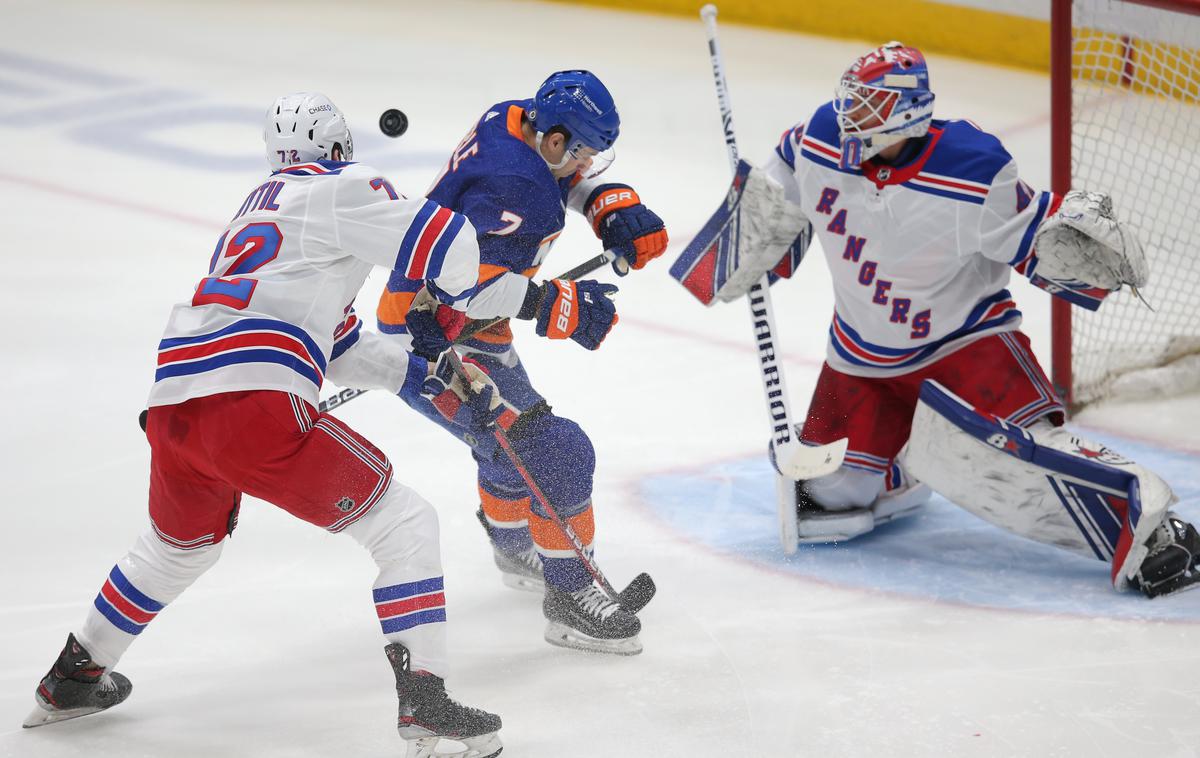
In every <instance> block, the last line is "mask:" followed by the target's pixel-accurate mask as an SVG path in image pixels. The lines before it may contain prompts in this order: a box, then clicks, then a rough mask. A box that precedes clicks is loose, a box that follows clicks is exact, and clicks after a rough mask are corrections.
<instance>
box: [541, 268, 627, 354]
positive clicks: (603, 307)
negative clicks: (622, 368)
mask: <svg viewBox="0 0 1200 758" xmlns="http://www.w3.org/2000/svg"><path fill="white" fill-rule="evenodd" d="M538 289H539V297H540V298H541V305H540V306H539V307H538V311H537V333H538V334H539V335H540V336H542V337H549V338H550V339H552V340H561V339H567V338H570V339H573V340H575V341H576V342H578V343H579V344H580V345H583V346H584V347H586V348H587V349H588V350H595V349H596V348H598V347H600V343H601V342H603V341H604V338H605V337H607V336H608V333H609V332H610V331H612V328H613V326H615V325H616V323H617V306H616V304H615V303H614V302H613V301H612V298H613V295H615V294H617V287H616V285H614V284H601V283H600V282H595V281H592V280H590V279H584V280H583V281H578V282H573V281H569V280H567V279H551V280H550V281H548V282H544V283H543V284H542V285H541V286H540V287H539V288H538Z"/></svg>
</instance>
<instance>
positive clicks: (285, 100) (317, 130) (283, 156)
mask: <svg viewBox="0 0 1200 758" xmlns="http://www.w3.org/2000/svg"><path fill="white" fill-rule="evenodd" d="M263 142H265V143H266V145H267V163H268V164H270V166H271V170H272V171H279V170H280V169H283V168H286V167H288V166H294V165H296V164H297V163H308V162H309V161H318V160H329V159H330V158H331V156H332V154H333V146H334V145H340V146H341V149H342V154H341V159H342V160H344V161H349V160H353V159H354V140H353V139H352V138H351V137H350V127H349V126H348V125H347V124H346V117H345V116H343V115H342V112H341V111H340V110H338V107H337V106H336V105H334V104H333V102H332V101H330V99H329V98H327V97H325V96H324V95H322V94H321V93H320V92H294V93H292V94H290V95H283V96H282V97H280V98H278V99H277V100H276V101H275V102H274V103H272V104H271V108H270V110H268V111H267V122H266V124H265V125H264V126H263Z"/></svg>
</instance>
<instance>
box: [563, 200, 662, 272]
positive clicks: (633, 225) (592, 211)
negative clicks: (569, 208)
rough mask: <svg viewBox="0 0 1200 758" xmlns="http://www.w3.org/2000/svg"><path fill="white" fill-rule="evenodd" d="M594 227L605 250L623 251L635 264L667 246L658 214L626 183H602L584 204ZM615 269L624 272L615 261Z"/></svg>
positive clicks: (641, 263)
mask: <svg viewBox="0 0 1200 758" xmlns="http://www.w3.org/2000/svg"><path fill="white" fill-rule="evenodd" d="M584 207H586V208H587V217H588V221H590V222H591V223H592V231H594V232H595V233H596V236H597V237H599V238H600V241H601V243H603V245H604V249H605V250H612V251H613V252H615V253H617V254H618V255H620V256H621V257H622V258H624V259H625V260H626V262H628V263H629V265H630V266H632V267H633V268H638V269H640V268H642V267H643V266H645V265H646V264H647V263H649V262H650V261H652V260H654V259H655V258H657V257H658V256H660V255H662V254H663V253H664V252H665V251H666V249H667V230H666V226H665V225H664V224H663V220H662V219H661V218H659V217H658V214H657V213H655V212H654V211H652V210H650V209H649V208H647V207H646V206H644V205H642V200H641V198H639V197H638V194H637V193H636V192H634V191H633V188H632V187H630V186H629V185H626V184H602V185H600V186H599V187H597V188H596V189H595V190H593V191H592V194H591V195H590V196H589V197H588V200H587V202H586V203H585V204H584ZM613 269H614V270H615V271H616V272H617V273H618V274H622V275H624V274H625V273H628V271H622V270H621V269H620V268H618V267H617V264H616V262H614V263H613Z"/></svg>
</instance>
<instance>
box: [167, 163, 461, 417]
mask: <svg viewBox="0 0 1200 758" xmlns="http://www.w3.org/2000/svg"><path fill="white" fill-rule="evenodd" d="M372 266H384V267H386V268H389V269H395V270H397V271H400V272H402V273H403V274H404V275H405V276H407V277H409V278H412V279H416V280H432V281H434V282H435V283H436V285H437V287H438V288H439V289H440V290H441V291H442V292H443V293H446V294H448V295H449V296H451V297H456V296H464V295H466V294H469V292H470V291H471V288H473V287H474V286H475V284H476V282H477V277H478V271H479V249H478V247H477V245H476V243H475V230H474V229H473V228H472V227H471V224H470V223H469V222H468V221H467V220H466V217H464V216H461V215H459V214H456V213H453V212H451V211H450V210H448V209H446V208H442V207H441V206H439V205H438V204H437V203H434V202H431V201H429V200H426V199H424V198H417V199H415V200H408V199H406V198H404V197H403V196H402V195H400V194H398V193H397V192H396V191H395V189H393V187H392V185H391V184H390V183H389V182H388V181H387V179H385V178H384V177H383V176H382V174H380V173H378V172H376V171H375V170H373V169H371V168H370V167H368V166H365V165H363V164H358V163H342V162H334V161H319V162H316V163H310V164H303V165H299V166H290V167H288V168H286V169H284V170H282V171H279V172H276V173H274V174H272V175H271V176H270V177H268V179H267V180H266V181H265V182H264V183H262V184H261V185H259V186H258V187H256V188H255V189H254V190H253V191H252V192H251V193H250V194H249V196H247V197H246V199H245V201H244V202H243V203H242V206H241V208H240V209H239V210H238V212H237V214H236V215H235V216H234V218H233V220H232V221H230V222H229V225H228V226H227V227H226V228H225V231H224V233H223V234H221V236H220V239H219V241H218V242H217V246H216V250H214V251H213V254H212V258H211V260H210V263H209V268H208V276H206V277H205V278H203V279H201V280H200V282H199V284H198V285H197V286H196V292H195V295H194V296H193V297H192V299H191V300H190V301H188V302H184V303H179V304H178V305H176V306H175V307H174V308H173V310H172V311H171V315H170V318H169V320H168V321H167V326H166V329H165V331H164V333H163V339H162V342H161V343H159V348H158V367H157V370H156V372H155V377H154V379H155V382H154V387H153V388H152V389H151V391H150V401H149V404H150V405H151V406H157V405H170V404H174V403H180V402H183V401H185V400H187V399H189V398H193V397H202V396H205V395H212V394H216V393H219V392H233V391H239V390H279V391H281V392H289V393H292V394H295V395H298V396H299V397H302V398H304V399H305V400H307V401H309V402H310V403H312V404H313V405H316V403H317V398H318V391H319V390H320V388H321V384H322V382H323V381H324V379H325V376H326V374H327V372H328V371H329V369H330V364H331V362H333V361H334V360H336V359H338V358H339V357H340V356H342V355H343V354H344V353H346V351H347V350H350V351H351V352H358V351H359V350H360V349H361V343H362V341H363V340H362V339H361V338H362V337H363V336H364V334H363V332H362V331H361V326H362V324H361V322H360V321H359V320H358V318H357V316H355V314H354V309H353V307H352V306H353V302H354V297H355V295H357V294H358V291H359V289H360V288H361V287H362V285H363V282H364V281H365V280H366V278H367V275H368V274H369V273H370V271H371V267H372ZM374 336H375V335H370V336H369V337H374ZM390 355H391V357H392V358H394V359H397V360H399V361H400V362H401V363H406V361H407V354H405V353H403V352H401V351H395V352H394V353H392V354H390ZM344 360H345V359H343V361H344ZM406 368H407V366H406V365H397V366H393V367H390V368H389V371H390V372H391V373H393V374H398V375H399V377H401V378H402V377H403V376H404V372H405V370H406Z"/></svg>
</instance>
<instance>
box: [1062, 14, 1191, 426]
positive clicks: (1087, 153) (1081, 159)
mask: <svg viewBox="0 0 1200 758" xmlns="http://www.w3.org/2000/svg"><path fill="white" fill-rule="evenodd" d="M1054 1H1055V6H1054V7H1053V10H1052V16H1053V17H1052V24H1053V35H1054V49H1053V51H1052V58H1053V60H1052V64H1051V68H1052V84H1051V88H1052V93H1053V122H1054V123H1053V125H1052V156H1053V157H1052V162H1053V164H1054V165H1053V184H1054V189H1055V191H1057V192H1065V191H1066V190H1067V189H1068V188H1075V189H1087V190H1091V191H1098V192H1105V193H1108V194H1110V195H1112V197H1113V205H1114V208H1115V210H1116V212H1117V217H1118V218H1119V219H1122V220H1123V221H1125V222H1128V223H1129V224H1131V225H1132V228H1133V230H1134V231H1135V232H1136V234H1137V235H1138V238H1139V239H1140V240H1141V241H1142V244H1143V245H1144V246H1145V250H1146V257H1147V260H1148V262H1149V264H1150V282H1149V284H1148V285H1147V286H1146V287H1145V288H1143V290H1142V295H1143V297H1144V298H1145V300H1146V301H1147V303H1148V304H1149V306H1150V307H1147V304H1146V303H1143V302H1141V301H1140V300H1138V298H1137V297H1136V296H1135V295H1134V293H1132V292H1131V291H1130V290H1129V288H1125V289H1123V290H1122V291H1120V292H1117V293H1114V294H1112V295H1110V296H1109V297H1108V298H1107V300H1105V302H1104V304H1103V305H1102V306H1101V307H1100V310H1099V311H1097V312H1090V311H1086V310H1083V309H1081V308H1070V307H1069V306H1067V307H1064V306H1066V304H1065V303H1062V304H1059V303H1056V304H1055V306H1054V322H1055V323H1054V326H1053V331H1054V357H1053V368H1054V378H1055V383H1056V384H1057V385H1058V387H1059V389H1060V391H1063V392H1064V394H1065V395H1066V396H1067V398H1068V400H1069V402H1070V404H1071V405H1072V406H1074V407H1078V406H1080V405H1085V404H1087V403H1091V402H1094V401H1096V400H1100V399H1108V398H1112V397H1139V396H1140V397H1147V396H1155V395H1159V396H1162V395H1177V394H1181V393H1183V392H1188V391H1191V390H1194V389H1200V0H1144V1H1141V0H1139V1H1138V2H1120V1H1118V0H1054ZM1064 26H1065V27H1066V30H1067V31H1069V36H1067V33H1066V32H1065V31H1064ZM1064 46H1065V49H1064ZM1064 174H1065V175H1064ZM1151 308H1153V310H1151Z"/></svg>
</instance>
